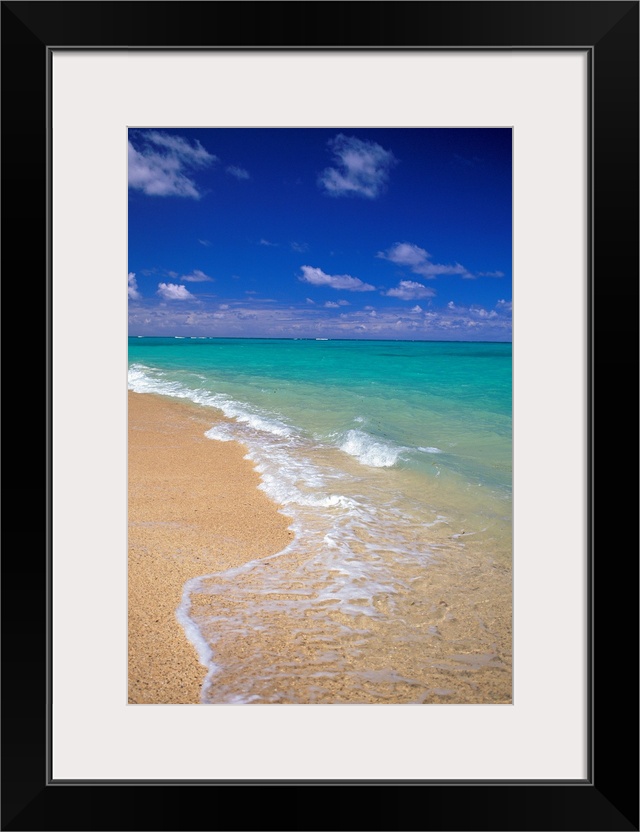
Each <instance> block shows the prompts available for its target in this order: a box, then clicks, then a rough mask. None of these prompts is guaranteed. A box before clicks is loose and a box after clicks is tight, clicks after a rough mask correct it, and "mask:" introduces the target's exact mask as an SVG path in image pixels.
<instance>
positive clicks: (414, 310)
mask: <svg viewBox="0 0 640 832" xmlns="http://www.w3.org/2000/svg"><path fill="white" fill-rule="evenodd" d="M411 311H412V312H422V307H421V306H418V304H416V305H415V306H414V307H413V309H412V310H411Z"/></svg>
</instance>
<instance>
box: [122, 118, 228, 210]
mask: <svg viewBox="0 0 640 832" xmlns="http://www.w3.org/2000/svg"><path fill="white" fill-rule="evenodd" d="M132 137H133V138H134V139H135V142H136V144H137V145H138V146H137V147H135V146H134V144H133V142H132V141H131V140H129V187H130V188H134V189H136V190H139V191H142V192H143V193H145V194H147V196H183V197H191V198H192V199H199V198H200V196H201V193H200V191H199V190H198V186H197V185H196V183H195V181H194V180H193V178H192V176H193V174H192V171H193V170H194V169H197V168H203V167H207V166H209V165H211V164H213V162H215V161H217V157H216V156H214V155H213V154H211V153H209V152H208V151H207V150H205V149H204V147H203V146H202V145H201V144H200V142H199V141H195V142H193V143H191V142H189V141H187V140H186V139H183V138H182V137H180V136H170V135H168V134H167V133H162V132H161V131H159V130H147V131H135V132H133V133H132Z"/></svg>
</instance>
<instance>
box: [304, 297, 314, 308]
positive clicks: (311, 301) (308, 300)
mask: <svg viewBox="0 0 640 832" xmlns="http://www.w3.org/2000/svg"><path fill="white" fill-rule="evenodd" d="M306 301H307V303H312V304H313V305H314V306H315V305H316V302H315V300H311V298H307V299H306Z"/></svg>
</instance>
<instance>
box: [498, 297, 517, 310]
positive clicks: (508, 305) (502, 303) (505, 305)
mask: <svg viewBox="0 0 640 832" xmlns="http://www.w3.org/2000/svg"><path fill="white" fill-rule="evenodd" d="M496 306H497V307H498V309H504V310H505V311H507V312H511V310H512V308H513V302H512V301H510V300H504V298H503V299H502V300H499V301H498V302H497V303H496Z"/></svg>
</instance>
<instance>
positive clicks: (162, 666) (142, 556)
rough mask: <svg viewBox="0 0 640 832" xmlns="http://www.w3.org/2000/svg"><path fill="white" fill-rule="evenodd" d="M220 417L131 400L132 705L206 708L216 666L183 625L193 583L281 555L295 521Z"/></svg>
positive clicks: (149, 399)
mask: <svg viewBox="0 0 640 832" xmlns="http://www.w3.org/2000/svg"><path fill="white" fill-rule="evenodd" d="M220 418H222V417H220V416H219V415H218V414H217V411H215V410H207V411H203V409H202V408H199V407H197V406H195V405H190V404H188V403H184V402H179V401H175V400H173V399H169V398H165V397H162V396H156V395H151V394H139V393H132V392H130V393H129V567H128V568H129V580H128V601H129V702H130V703H156V704H160V703H164V704H168V703H175V704H188V703H193V704H195V703H198V702H199V701H200V687H201V685H202V682H203V681H204V677H205V674H206V669H205V668H204V667H203V666H202V665H201V664H200V662H199V661H198V657H197V654H196V651H195V648H194V647H193V646H192V645H191V643H190V642H189V641H188V640H187V638H186V636H185V633H184V630H183V628H182V626H181V625H180V624H179V623H178V621H177V619H176V609H177V607H178V606H179V604H180V600H181V597H182V588H183V585H184V583H185V582H186V581H187V580H189V578H194V577H196V576H197V575H203V574H207V573H209V572H215V571H218V570H222V569H228V568H230V567H233V566H238V565H240V564H242V563H246V562H247V561H248V560H251V559H253V558H255V557H257V556H264V555H269V554H273V553H275V552H279V551H280V550H281V549H283V548H284V547H285V546H286V545H287V544H288V543H289V542H290V540H291V537H292V533H291V532H289V531H288V526H289V522H290V521H289V519H288V518H286V517H285V516H284V515H282V514H280V513H279V512H278V507H277V506H276V505H275V504H274V503H273V502H272V501H271V500H270V499H269V498H268V497H267V496H266V495H265V494H264V493H263V492H262V491H259V490H258V488H257V486H258V485H259V484H260V479H259V476H258V474H257V473H256V472H255V471H254V469H253V467H252V465H251V462H250V461H248V460H246V459H244V458H243V457H244V455H245V453H246V449H245V448H244V447H243V446H241V445H239V444H237V443H235V442H213V441H211V440H210V439H207V438H206V437H205V436H204V432H205V430H207V429H208V428H210V427H211V426H212V425H213V424H214V423H215V422H216V421H217V420H218V419H220Z"/></svg>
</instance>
